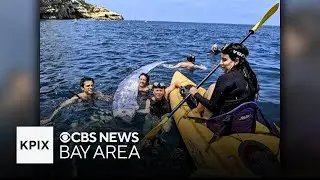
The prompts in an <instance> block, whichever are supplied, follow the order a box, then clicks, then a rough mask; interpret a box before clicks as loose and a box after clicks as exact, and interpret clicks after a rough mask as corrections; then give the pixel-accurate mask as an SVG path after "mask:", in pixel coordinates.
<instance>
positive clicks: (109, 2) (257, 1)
mask: <svg viewBox="0 0 320 180" xmlns="http://www.w3.org/2000/svg"><path fill="white" fill-rule="evenodd" d="M86 2H88V3H92V4H95V5H98V6H102V7H105V8H107V9H109V10H111V11H114V12H117V13H119V14H121V15H122V16H123V17H124V19H125V20H146V21H173V22H199V23H230V24H255V23H256V22H258V21H259V20H260V18H262V17H263V16H264V14H265V13H266V12H267V11H268V10H269V9H270V8H271V7H272V6H273V5H274V4H275V3H277V2H280V0H86ZM264 25H276V26H280V6H279V9H278V11H277V12H276V13H275V14H274V15H273V16H271V17H270V18H269V19H268V20H267V21H266V22H265V24H264Z"/></svg>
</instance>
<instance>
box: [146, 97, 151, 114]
mask: <svg viewBox="0 0 320 180" xmlns="http://www.w3.org/2000/svg"><path fill="white" fill-rule="evenodd" d="M145 112H146V113H147V114H149V113H150V99H147V100H146V107H145Z"/></svg>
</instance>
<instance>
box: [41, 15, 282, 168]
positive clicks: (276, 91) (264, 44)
mask: <svg viewBox="0 0 320 180" xmlns="http://www.w3.org/2000/svg"><path fill="white" fill-rule="evenodd" d="M251 27H252V25H236V24H209V23H182V22H149V21H148V22H146V21H127V20H125V21H115V22H108V21H96V20H77V21H75V20H48V21H40V92H41V95H40V117H41V119H45V118H48V117H49V116H50V115H51V114H52V113H53V111H54V110H55V109H56V108H57V107H59V105H60V104H61V103H62V102H63V101H64V100H66V99H68V98H70V97H72V96H73V94H72V93H71V92H74V93H79V92H80V91H81V89H80V87H79V81H80V79H81V78H82V77H83V76H90V77H92V78H94V79H95V89H96V90H98V91H101V92H103V93H106V94H110V95H113V94H114V93H115V91H116V90H117V88H118V84H119V83H120V82H121V81H122V80H123V79H124V78H126V77H127V76H128V75H129V74H130V73H131V72H133V71H134V70H136V69H138V68H140V67H141V66H144V65H147V64H150V63H153V62H156V61H165V64H175V63H177V62H180V61H184V60H185V59H186V55H188V54H193V55H195V57H196V64H198V65H203V66H206V67H207V70H195V71H190V70H185V69H170V68H166V67H165V66H162V65H160V66H158V67H156V68H154V69H152V70H151V71H150V72H149V75H150V81H151V83H152V82H155V81H161V82H164V83H165V84H167V85H168V84H170V81H171V78H172V75H173V73H174V72H175V71H176V70H180V71H181V72H182V73H183V74H185V75H186V76H187V77H189V78H190V79H191V80H193V81H194V82H195V83H196V84H198V83H200V82H201V80H202V79H203V78H204V77H205V76H206V75H207V74H208V73H209V72H210V71H211V70H212V68H213V67H214V66H215V65H216V64H217V63H219V60H220V56H219V55H218V56H214V55H212V54H211V53H210V48H211V46H212V44H213V43H218V45H219V46H221V45H223V44H225V43H228V42H239V41H241V40H242V38H244V37H245V36H246V34H247V33H248V30H249V29H250V28H251ZM245 45H246V46H247V47H248V49H249V51H250V54H249V58H248V61H249V63H250V65H251V67H252V68H253V70H254V71H255V72H256V74H257V77H258V80H259V83H260V89H261V90H260V99H259V106H260V108H261V109H262V111H263V113H264V115H265V117H266V119H267V120H268V121H271V122H272V121H280V27H278V26H262V27H261V28H260V29H258V31H257V32H256V33H255V34H254V35H252V36H251V37H249V38H248V39H247V40H246V42H245ZM221 73H222V71H221V70H220V69H219V70H218V71H216V72H215V73H214V74H213V75H212V76H211V77H210V78H209V79H208V80H207V81H206V82H205V83H204V84H203V87H204V88H208V87H209V85H210V84H211V83H214V82H215V81H216V79H217V77H218V76H219V75H221ZM111 106H112V103H111V102H98V108H96V107H92V106H90V105H87V104H76V105H73V106H71V107H68V108H65V109H63V110H62V111H61V113H59V114H58V115H57V116H56V117H55V118H54V121H55V122H56V124H55V126H56V130H57V131H59V132H61V131H67V130H69V129H70V128H71V126H72V124H74V123H76V124H77V125H78V126H82V127H85V129H86V130H89V129H90V128H92V129H93V130H96V129H97V128H98V129H99V130H104V131H120V130H124V131H140V130H141V127H142V125H141V122H139V123H136V122H133V123H131V124H125V123H121V122H119V121H115V120H113V119H112V114H111V110H112V109H111ZM92 119H95V120H97V123H93V124H92V125H91V124H88V123H89V122H90V120H92ZM172 136H173V137H171V139H173V140H172V144H179V147H175V149H174V151H177V153H178V154H175V155H174V157H184V158H180V160H181V159H182V160H181V162H183V163H180V167H181V164H187V163H186V162H188V163H189V161H190V160H188V158H187V152H186V150H185V149H183V143H181V139H179V133H178V132H177V131H175V133H173V135H172ZM180 145H181V146H180ZM172 152H173V151H172ZM178 164H179V163H178ZM79 166H80V165H79ZM178 166H179V165H178ZM190 167H192V165H190V166H186V167H183V168H184V170H185V171H188V170H189V168H190ZM157 168H158V169H157V170H158V172H160V171H159V167H157ZM180 171H182V170H181V169H180ZM182 172H183V171H182ZM82 173H84V172H83V171H82Z"/></svg>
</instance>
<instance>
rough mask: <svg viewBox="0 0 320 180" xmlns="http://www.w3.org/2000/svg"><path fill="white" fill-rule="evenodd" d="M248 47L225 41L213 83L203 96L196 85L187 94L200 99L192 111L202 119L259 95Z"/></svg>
mask: <svg viewBox="0 0 320 180" xmlns="http://www.w3.org/2000/svg"><path fill="white" fill-rule="evenodd" d="M248 55H249V51H248V49H247V47H246V46H244V45H243V44H239V43H231V44H227V45H225V46H224V47H223V49H222V50H221V61H220V65H221V68H222V70H223V71H224V74H222V75H221V76H220V77H219V78H218V79H217V81H216V83H215V84H212V85H211V86H210V87H209V88H208V91H207V92H206V93H205V95H204V96H201V95H200V94H199V93H198V89H196V88H195V87H191V88H190V94H191V95H193V97H194V98H195V99H196V100H197V101H198V102H200V103H199V105H198V107H197V108H195V110H194V111H197V112H199V113H202V114H203V118H204V119H208V118H210V117H212V116H217V115H220V114H223V113H226V112H228V111H230V110H232V109H234V108H236V107H237V106H239V105H240V104H242V103H244V102H248V101H255V100H257V98H258V92H259V85H258V80H257V77H256V74H255V72H254V71H253V70H252V69H251V67H250V65H249V62H248V61H247V57H248Z"/></svg>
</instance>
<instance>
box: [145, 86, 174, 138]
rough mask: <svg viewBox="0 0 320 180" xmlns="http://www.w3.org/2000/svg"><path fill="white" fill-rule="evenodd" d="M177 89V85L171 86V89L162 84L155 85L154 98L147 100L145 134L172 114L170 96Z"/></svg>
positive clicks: (153, 87)
mask: <svg viewBox="0 0 320 180" xmlns="http://www.w3.org/2000/svg"><path fill="white" fill-rule="evenodd" d="M175 88H177V83H175V84H171V85H170V86H169V87H166V85H165V84H164V83H162V82H155V83H153V85H152V92H153V96H152V97H151V98H149V99H147V101H146V106H145V112H146V113H147V115H146V118H145V119H146V120H145V124H144V127H143V133H144V134H146V133H147V132H149V131H150V130H151V129H152V128H153V127H155V126H156V125H157V124H158V123H159V122H160V121H161V119H162V117H163V116H164V115H166V114H167V113H170V112H171V107H170V103H169V94H170V92H171V91H173V90H174V89H175ZM167 128H169V127H167Z"/></svg>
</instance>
